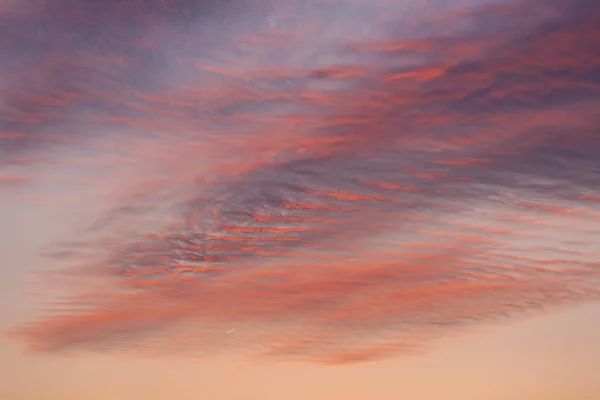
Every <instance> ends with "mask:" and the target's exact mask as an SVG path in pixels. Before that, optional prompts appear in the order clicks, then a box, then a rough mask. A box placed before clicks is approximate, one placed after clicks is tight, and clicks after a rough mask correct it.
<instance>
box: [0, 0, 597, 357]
mask: <svg viewBox="0 0 600 400" xmlns="http://www.w3.org/2000/svg"><path fill="white" fill-rule="evenodd" d="M175 3H177V4H179V3H178V2H175ZM175 3H174V4H172V5H169V6H167V7H171V6H172V7H177V5H176V4H175ZM466 3H469V2H465V5H463V6H462V8H461V7H455V8H451V9H443V8H442V7H441V6H439V5H437V4H433V3H432V5H430V6H429V7H430V8H428V9H417V10H413V12H414V15H416V16H419V18H420V19H419V20H415V19H413V20H412V21H408V20H406V19H403V17H402V15H403V14H402V13H396V14H390V13H389V12H388V11H389V10H388V11H386V10H387V9H386V7H387V6H385V5H384V4H383V3H382V4H371V5H364V4H362V3H360V2H359V3H357V4H355V5H354V6H355V7H358V8H357V9H354V8H352V7H350V5H348V4H346V5H344V6H338V7H345V8H343V9H344V10H354V11H352V12H350V11H348V15H347V20H348V21H349V22H346V25H344V22H343V21H342V20H339V21H340V23H339V26H337V25H336V24H334V23H333V22H332V26H337V28H336V29H333V28H332V29H331V30H330V31H326V33H327V34H323V35H321V36H319V35H316V34H312V36H311V33H310V32H311V29H308V28H306V27H304V26H302V24H303V23H306V24H307V26H308V24H309V22H308V21H313V22H311V23H310V24H311V25H310V27H311V28H314V27H316V26H319V23H320V22H324V21H327V19H328V18H330V17H331V18H334V17H333V15H336V13H337V12H339V11H340V10H341V9H336V8H335V6H333V5H332V6H331V7H332V8H327V7H325V6H324V5H323V7H325V8H324V9H322V10H321V11H323V12H324V13H325V14H324V16H323V17H321V19H319V18H317V19H316V20H314V19H312V17H313V16H314V15H315V14H314V13H316V11H315V9H313V8H310V7H307V8H300V9H294V8H293V6H292V5H288V6H289V7H290V8H286V7H283V6H281V8H277V7H274V8H273V9H265V8H261V7H259V6H258V5H252V4H250V5H249V6H248V10H252V9H256V10H260V12H255V13H244V14H243V16H244V17H243V18H242V19H244V20H247V21H251V22H248V23H247V25H245V28H244V29H237V30H236V29H233V32H228V31H227V30H226V29H225V25H226V22H223V21H227V18H225V17H224V16H223V15H224V14H219V15H221V16H215V17H213V19H212V20H211V21H217V22H213V28H211V29H215V30H218V29H222V32H227V40H222V41H219V40H214V41H212V42H211V46H215V47H214V48H212V47H211V46H209V45H207V46H206V48H205V49H204V50H202V51H197V52H193V53H192V54H188V55H186V56H185V57H184V52H183V51H179V50H177V51H175V50H172V49H171V51H169V45H168V43H167V42H166V41H165V40H166V39H165V38H175V37H182V38H186V40H188V41H189V43H191V42H192V41H193V40H192V38H193V37H194V38H195V37H200V38H203V36H193V35H192V34H191V33H190V32H191V31H190V29H192V28H191V26H192V25H190V24H184V25H185V26H184V27H180V26H179V24H178V21H180V20H181V19H182V18H183V20H186V19H185V18H187V17H185V18H184V17H183V16H182V15H183V14H181V13H179V12H175V11H173V13H170V12H168V13H166V14H165V15H163V16H160V17H151V16H152V15H154V14H152V13H151V12H150V11H152V10H151V9H150V8H148V9H146V8H142V10H145V12H146V14H147V15H146V14H144V16H143V18H142V16H140V18H141V19H135V18H134V23H133V25H132V26H133V27H136V28H137V27H138V26H141V27H143V29H142V28H140V29H141V31H142V32H148V34H149V37H150V38H151V39H152V40H148V41H145V40H144V39H143V36H144V35H142V34H139V33H138V31H136V29H133V33H130V35H132V36H128V37H131V38H133V39H135V40H134V41H133V42H132V43H136V44H143V43H145V44H144V46H146V47H143V46H142V47H139V48H138V47H136V50H135V51H133V55H131V54H130V53H128V51H126V49H127V48H129V47H127V46H125V44H120V45H118V46H117V47H118V48H116V49H112V48H110V49H106V50H104V51H105V53H103V54H105V56H103V57H110V58H109V59H110V60H112V61H117V54H119V51H121V52H122V54H123V55H122V56H119V57H125V58H123V60H125V61H124V62H125V64H124V66H122V67H117V66H118V65H120V64H119V63H112V64H111V65H112V67H110V68H108V67H107V66H106V64H103V63H101V62H100V61H102V60H104V58H102V57H100V58H99V56H98V54H100V49H101V48H102V47H101V46H99V45H98V44H96V43H95V44H91V45H86V46H84V47H85V51H86V54H88V55H89V57H92V58H89V60H95V61H94V62H93V63H92V64H89V68H90V69H89V70H87V71H92V72H93V73H92V72H90V74H91V75H90V74H88V75H86V76H87V77H88V78H89V77H94V79H89V80H87V81H85V82H82V81H79V80H78V79H79V78H77V75H76V74H75V71H76V68H79V67H81V66H82V64H81V63H82V61H78V60H74V61H73V63H74V64H73V65H74V67H73V68H75V69H73V70H71V69H67V71H72V72H73V73H72V74H71V73H69V74H66V75H63V72H64V71H65V67H64V65H65V64H61V63H63V62H62V61H61V62H60V63H59V64H52V63H50V64H44V65H43V66H42V65H38V66H36V67H37V68H38V69H39V71H38V72H36V73H35V74H33V76H38V77H43V79H42V78H40V81H43V82H45V85H46V86H47V87H48V93H51V95H40V94H36V95H33V94H32V93H30V92H31V88H30V87H28V86H26V85H25V83H24V81H20V82H23V83H22V84H20V85H17V86H15V88H11V89H10V90H9V91H8V95H7V96H6V97H5V98H7V99H8V100H7V101H8V103H7V104H9V109H10V110H12V111H11V112H13V114H11V115H13V117H11V119H10V120H9V124H8V125H7V126H8V128H7V129H6V132H5V133H3V134H2V136H0V140H5V141H6V143H12V144H10V146H11V147H10V150H11V151H10V152H9V153H7V154H15V152H16V151H17V149H20V150H19V151H22V152H23V153H25V154H26V153H27V152H29V153H31V152H32V149H33V148H35V147H36V146H45V145H46V144H45V143H46V140H47V138H50V137H53V136H52V134H47V135H46V133H44V135H42V134H41V133H40V132H45V131H47V130H48V129H49V128H48V127H50V126H53V125H52V124H55V125H54V126H56V127H58V128H60V129H58V128H57V131H60V132H63V134H62V136H61V135H58V136H57V137H61V138H62V140H63V142H64V143H62V144H61V142H60V141H57V142H56V144H55V146H56V147H54V148H53V150H52V151H51V152H50V153H52V155H53V157H54V158H53V159H52V160H50V161H48V163H49V164H51V165H53V166H56V165H59V164H61V165H63V166H64V165H67V166H70V167H69V168H72V167H73V166H78V165H79V166H85V168H87V169H89V170H90V171H92V172H93V173H94V178H93V180H92V181H91V182H88V185H93V186H97V187H101V188H103V190H104V192H105V193H106V196H105V198H104V204H105V206H106V209H107V210H106V212H105V213H104V214H103V215H102V216H101V217H100V218H99V220H98V223H97V224H96V225H95V226H94V229H93V231H92V232H91V233H90V234H89V235H88V236H86V237H85V238H84V239H82V240H81V241H79V242H74V243H65V244H62V245H61V244H59V245H56V246H55V247H56V248H55V249H53V250H52V252H51V253H50V254H47V256H48V257H51V258H52V259H54V260H60V261H62V262H64V263H65V267H64V268H62V269H59V270H58V271H54V272H52V273H47V274H45V275H43V278H44V279H43V282H45V284H46V285H50V284H52V285H54V284H57V285H58V287H59V288H61V290H63V291H64V288H78V290H76V291H72V292H73V293H69V294H68V295H67V296H65V297H64V298H62V297H61V298H59V299H53V300H52V301H51V305H52V307H51V309H52V312H50V313H49V314H48V315H45V316H42V317H40V318H39V319H37V320H34V321H32V322H31V323H30V324H27V325H25V326H23V327H20V328H17V329H16V330H15V331H14V332H13V334H14V336H16V337H17V338H19V339H21V340H23V341H25V342H26V343H28V344H29V345H30V347H31V348H32V349H35V350H48V351H66V350H69V349H88V350H90V349H92V350H116V351H125V350H129V349H141V350H143V351H146V352H182V353H184V354H204V353H206V352H207V351H208V350H209V349H212V350H214V349H217V350H222V351H227V350H230V351H241V350H242V349H243V350H247V351H249V352H250V353H252V354H256V355H259V356H262V357H275V358H278V359H285V360H288V359H299V360H304V361H311V362H321V363H329V364H344V363H351V362H363V361H369V360H377V359H381V358H385V357H389V356H394V355H402V354H411V353H414V352H418V351H422V350H423V349H426V348H427V347H428V346H429V344H430V343H431V341H432V340H435V339H438V338H440V337H443V336H445V335H449V334H452V333H456V332H458V331H461V330H462V329H463V327H464V326H466V325H470V324H473V323H476V322H481V321H487V320H500V319H503V318H508V317H510V316H513V315H517V314H523V313H528V312H531V311H535V310H539V309H543V308H547V307H553V306H557V305H561V304H565V303H570V302H577V301H584V300H588V299H596V298H598V296H599V294H600V293H599V290H600V289H599V288H600V285H599V283H600V268H599V267H600V261H599V260H600V259H599V258H598V257H599V254H598V253H597V252H596V251H595V250H594V248H593V243H595V242H596V241H597V240H598V239H599V237H598V236H599V235H600V231H598V230H597V229H595V228H594V226H595V225H596V222H597V220H598V218H600V208H599V206H598V204H599V203H598V201H597V199H598V198H600V188H598V185H597V182H596V181H597V179H596V178H597V176H598V174H599V173H600V163H599V162H598V161H597V157H595V154H597V153H598V151H600V141H599V139H598V135H597V131H598V126H599V125H598V122H599V121H598V117H597V116H596V114H597V109H598V104H599V101H600V99H599V96H600V90H599V89H600V86H599V85H600V75H599V74H598V72H599V71H600V59H598V58H597V57H596V56H595V54H596V53H600V51H596V50H600V49H598V43H599V41H598V40H597V39H598V36H599V35H600V31H599V30H598V28H597V26H599V25H598V24H597V22H598V21H599V20H600V8H598V7H597V6H596V5H595V3H593V2H589V1H574V2H570V3H568V4H567V3H564V2H556V1H549V0H535V1H533V0H531V1H529V0H523V1H520V2H512V3H501V4H497V3H496V4H487V3H486V4H483V3H479V4H473V2H471V3H470V4H466ZM57 4H62V3H60V2H58V3H57ZM186 4H187V3H186ZM197 4H200V3H194V2H189V5H190V6H191V5H194V6H195V5H197ZM286 4H287V3H286ZM315 4H316V3H315ZM361 6H362V7H363V8H362V9H361V8H360V7H361ZM198 7H199V6H198ZM215 7H217V6H215ZM192 8H193V7H192ZM217 8H218V7H217ZM175 9H177V10H183V9H187V8H186V7H182V8H181V9H179V8H175ZM175 9H174V10H175ZM193 9H194V10H199V9H200V8H193ZM223 9H224V10H225V9H227V6H223ZM126 10H128V9H127V8H126ZM132 10H133V8H132V9H131V10H130V11H127V12H124V13H122V14H120V16H119V18H125V17H127V18H129V17H128V15H129V14H128V12H130V13H131V18H133V17H134V16H137V15H138V14H137V11H136V12H134V11H132ZM136 10H137V9H136ZM324 10H325V11H326V12H325V11H324ZM365 10H368V11H369V12H371V13H372V14H369V15H373V18H374V20H373V22H376V20H375V18H384V17H385V16H388V18H387V19H386V23H385V24H383V26H385V27H386V28H385V29H383V30H382V31H381V32H379V33H378V34H373V33H372V32H369V31H368V30H366V32H367V33H364V34H362V33H360V32H358V31H357V30H355V29H353V27H352V26H350V25H351V23H352V21H354V20H353V19H352V18H353V16H356V15H358V14H360V13H363V12H366V11H365ZM181 12H183V11H181ZM357 12H358V14H356V13H357ZM107 13H108V14H107V16H102V18H109V17H110V16H112V14H111V13H110V12H108V11H107ZM186 13H187V12H186ZM268 13H273V14H277V15H278V17H277V20H278V21H279V23H278V24H271V25H264V24H263V25H261V24H260V22H264V21H266V20H270V21H273V17H268V18H267V16H266V14H268ZM184 14H185V13H184ZM197 14H198V13H197V12H196V13H191V14H189V15H190V18H192V19H194V20H195V21H197V20H198V18H200V16H198V15H197ZM185 15H188V14H185ZM389 15H400V16H399V17H397V19H396V20H390V19H389ZM73 18H75V17H73ZM136 18H137V17H136ZM146 18H150V19H151V18H159V20H160V21H166V22H164V23H165V24H166V25H165V26H167V27H169V29H167V30H166V31H165V30H157V31H154V28H151V27H150V25H144V24H145V22H144V23H142V22H139V21H146ZM265 18H267V19H265ZM269 18H270V19H269ZM74 20H75V19H74ZM116 21H121V20H120V19H117V20H116ZM186 21H187V20H186ZM315 21H316V22H315ZM332 21H335V22H336V23H337V21H338V20H333V19H332ZM116 23H117V22H116ZM117 24H121V25H118V27H119V29H124V27H125V26H127V27H129V24H128V23H127V24H126V23H125V22H118V23H117ZM94 27H96V28H95V29H105V28H104V25H103V24H99V23H98V24H96V25H94V24H92V25H91V27H90V29H92V28H94ZM175 27H177V29H176V28H175ZM257 27H260V28H257ZM11 29H16V28H15V27H13V28H11ZM126 31H127V32H129V29H126ZM219 32H221V31H219ZM196 33H197V32H196ZM61 34H62V33H61ZM223 35H225V33H223ZM133 39H132V40H133ZM125 43H128V42H125ZM57 46H58V45H57ZM132 46H133V44H132ZM152 46H158V47H157V48H158V49H159V50H161V51H163V52H165V53H162V54H167V55H169V56H170V58H167V59H166V60H161V61H156V60H155V59H153V58H151V57H153V56H151V55H152V54H156V53H155V52H154V50H152V51H151V50H147V52H146V50H144V49H145V48H148V49H151V48H154V47H152ZM218 46H221V47H218ZM59 47H60V46H59ZM132 48H133V47H132ZM218 49H220V50H218ZM14 51H16V50H14V49H13V50H11V52H14ZM40 51H41V50H40ZM311 52H313V53H317V56H316V59H317V61H314V59H315V56H314V55H310V53H311ZM34 53H35V52H34ZM35 54H38V53H35ZM50 54H52V55H56V54H64V53H63V49H62V48H56V49H52V51H50ZM307 54H309V55H307ZM36 57H38V56H37V55H36ZM94 57H95V58H94ZM128 57H133V58H132V59H131V60H133V61H131V62H133V63H132V64H128V63H129V62H130V61H127V60H129V58H128ZM149 57H150V58H149ZM134 61H135V62H134ZM98 62H99V63H98ZM57 63H58V61H57ZM113 67H114V68H116V69H115V71H116V72H115V73H114V74H112V72H111V71H113V69H111V68H113ZM69 68H71V67H69ZM120 68H122V69H120ZM139 71H142V72H139ZM165 71H179V72H180V74H179V75H177V78H168V79H167V78H165V77H164V76H165V75H167V74H166V73H165ZM86 74H87V72H86ZM111 74H112V75H111ZM138 74H139V76H138ZM150 76H151V77H160V76H161V77H162V81H159V82H155V81H154V80H153V79H147V78H148V77H150ZM96 77H97V79H98V80H95V79H96ZM125 85H127V86H125ZM46 86H44V88H45V87H46ZM67 86H68V87H77V88H79V89H77V90H75V92H73V93H71V92H69V93H68V94H67V93H65V92H64V91H59V89H60V88H64V87H67ZM80 88H85V89H80ZM44 90H45V89H44ZM61 93H62V94H61ZM82 99H83V100H82ZM85 99H87V100H85ZM85 101H90V103H88V104H89V107H87V108H85V107H83V106H82V104H85ZM67 103H68V104H69V105H70V106H69V107H65V104H67ZM42 105H44V107H41V106H42ZM34 106H35V107H34ZM84 109H85V110H87V112H84V111H85V110H84ZM98 110H102V116H101V117H100V116H98V114H97V113H98V112H99V111H98ZM95 113H96V114H95ZM66 117H68V119H65V118H66ZM30 126H35V128H31V127H30ZM108 126H110V127H111V129H110V130H108V129H105V128H106V127H108ZM81 127H86V130H84V131H83V133H82V130H81V129H80V128H81ZM45 135H46V136H45ZM75 142H78V144H76V143H75ZM75 145H77V146H79V147H78V148H80V149H84V150H85V151H88V152H89V154H90V157H91V158H87V160H88V161H85V160H84V159H82V157H73V154H72V153H73V151H72V150H69V151H67V149H71V148H72V146H75ZM70 146H71V147H70ZM8 158H10V157H8ZM15 162H16V161H15V159H14V156H13V158H12V164H15ZM86 162H87V164H86ZM27 164H35V162H34V161H30V162H28V163H27ZM125 228H127V229H126V231H124V230H123V229H125ZM48 290H49V289H48ZM69 292H71V291H69ZM233 328H235V331H233V332H231V334H227V335H225V334H224V333H225V332H228V331H230V330H231V329H233ZM210 354H212V351H211V352H210Z"/></svg>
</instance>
